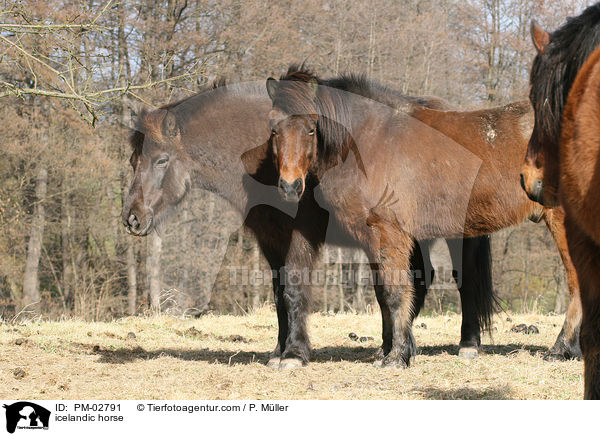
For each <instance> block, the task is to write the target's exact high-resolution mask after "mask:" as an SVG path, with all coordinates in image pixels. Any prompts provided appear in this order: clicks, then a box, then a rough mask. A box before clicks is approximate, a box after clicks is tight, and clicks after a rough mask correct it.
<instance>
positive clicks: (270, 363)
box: [267, 357, 281, 368]
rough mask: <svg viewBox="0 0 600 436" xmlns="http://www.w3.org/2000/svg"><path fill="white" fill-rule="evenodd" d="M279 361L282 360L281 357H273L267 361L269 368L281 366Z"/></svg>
mask: <svg viewBox="0 0 600 436" xmlns="http://www.w3.org/2000/svg"><path fill="white" fill-rule="evenodd" d="M279 362H281V357H271V358H270V359H269V361H268V362H267V366H268V367H269V368H279Z"/></svg>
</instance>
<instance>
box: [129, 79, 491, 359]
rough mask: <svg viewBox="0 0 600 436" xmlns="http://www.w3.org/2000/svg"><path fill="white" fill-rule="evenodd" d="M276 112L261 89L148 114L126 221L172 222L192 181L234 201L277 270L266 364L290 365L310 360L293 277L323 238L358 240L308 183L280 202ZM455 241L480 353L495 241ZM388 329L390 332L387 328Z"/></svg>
mask: <svg viewBox="0 0 600 436" xmlns="http://www.w3.org/2000/svg"><path fill="white" fill-rule="evenodd" d="M419 102H420V103H429V104H431V105H432V106H433V105H435V104H436V102H435V101H430V102H425V101H422V100H419ZM270 108H271V101H270V100H269V98H268V96H267V94H266V92H265V88H264V85H263V83H261V84H260V85H256V84H240V85H229V86H219V87H217V88H216V89H213V90H211V91H205V92H202V93H200V94H198V95H195V96H193V97H191V98H189V99H186V100H183V101H180V102H177V103H173V104H170V105H167V106H164V107H162V108H161V109H158V110H156V111H153V112H149V113H148V112H145V113H142V114H141V116H140V117H139V120H138V124H137V127H136V129H135V131H134V134H133V135H132V138H131V145H132V147H133V151H132V154H131V159H130V163H131V165H132V167H133V169H134V176H133V180H132V182H131V187H130V189H129V193H128V195H127V198H126V200H125V202H124V205H123V216H122V218H123V224H124V225H125V226H126V228H127V230H128V231H129V232H130V233H132V234H134V235H138V236H143V235H146V234H148V232H150V231H152V230H153V229H154V228H155V227H156V226H158V225H160V224H161V223H162V222H164V221H165V220H166V219H167V217H168V213H169V211H170V210H172V209H173V208H174V207H175V206H176V205H177V204H179V203H180V202H181V201H183V199H184V197H185V195H186V193H187V192H188V191H189V189H190V186H191V185H192V184H195V185H197V186H199V187H202V188H204V189H208V190H210V191H212V192H215V193H217V194H218V195H220V196H221V197H223V198H224V199H226V200H228V201H229V202H230V203H231V204H232V205H233V206H234V207H235V208H236V209H237V210H238V211H239V212H240V213H241V214H242V215H243V216H244V218H245V220H244V224H245V225H246V226H247V227H248V228H249V229H250V230H252V231H253V232H254V234H255V235H256V238H257V240H258V243H259V245H260V248H261V250H262V252H263V254H264V255H265V257H266V259H267V261H268V262H269V264H270V266H271V269H272V271H273V293H274V301H275V305H276V310H277V318H278V326H279V333H278V338H277V346H276V348H275V350H274V351H273V353H272V354H271V357H270V360H269V364H270V365H278V366H279V367H280V368H287V367H293V366H297V365H298V364H302V363H306V362H307V361H308V360H309V356H310V341H309V338H308V333H307V329H306V319H307V316H308V313H309V301H310V292H309V291H310V283H305V282H304V281H302V280H300V281H298V280H296V277H297V276H298V275H300V276H301V277H304V271H305V270H306V269H310V268H311V267H312V263H313V259H314V258H315V257H316V256H317V255H318V252H319V248H320V247H321V246H322V245H323V244H324V243H325V242H334V243H337V244H346V245H348V244H352V238H350V237H348V236H347V235H346V234H345V233H344V232H343V231H342V230H340V228H339V226H338V225H337V223H336V222H335V221H331V220H330V212H329V211H328V210H326V209H324V208H322V207H320V206H319V205H318V203H317V202H316V201H315V198H314V195H313V191H312V189H313V187H312V185H311V183H308V187H307V189H306V192H305V193H304V195H303V198H302V200H301V201H300V202H299V203H298V204H297V205H290V204H289V203H286V202H284V201H283V200H282V199H281V197H280V195H279V194H278V193H277V189H276V185H277V180H278V177H277V172H276V170H275V167H274V165H273V160H274V158H273V155H272V152H271V148H270V147H269V144H268V140H269V132H270V129H269V126H268V112H269V110H270ZM450 245H451V253H452V254H453V263H454V265H455V268H456V269H459V270H463V276H464V277H463V279H462V285H461V286H460V288H459V290H460V292H461V303H462V306H463V326H462V329H461V347H463V346H464V347H471V348H472V347H477V345H479V334H480V325H482V324H483V325H485V324H486V323H487V322H488V320H489V317H490V316H491V308H492V305H491V303H492V297H493V294H492V286H491V277H490V274H489V268H490V265H489V251H490V250H489V240H488V239H487V238H486V237H482V238H472V239H468V240H465V241H464V247H461V245H463V244H462V242H459V241H451V243H450ZM415 248H416V252H415V255H414V256H413V262H411V264H412V267H414V268H415V269H418V270H423V269H427V268H426V267H425V264H426V263H428V260H427V254H426V253H423V255H421V253H419V250H418V246H416V247H415ZM461 248H462V250H461ZM461 251H462V256H461ZM460 264H462V265H460ZM290 278H291V279H293V280H291V279H290ZM421 278H422V279H423V278H424V277H423V275H422V276H421ZM426 281H427V280H426V279H425V280H421V281H419V280H417V289H418V293H417V296H416V301H415V303H414V307H415V309H416V310H415V313H414V314H413V315H416V312H418V309H419V308H420V307H421V305H422V303H423V298H424V291H425V285H426V283H425V282H426ZM384 329H385V331H386V332H387V331H388V330H389V326H387V325H385V326H384Z"/></svg>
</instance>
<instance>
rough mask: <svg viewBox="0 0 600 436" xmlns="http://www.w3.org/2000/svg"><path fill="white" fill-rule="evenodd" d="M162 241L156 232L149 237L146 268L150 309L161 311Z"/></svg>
mask: <svg viewBox="0 0 600 436" xmlns="http://www.w3.org/2000/svg"><path fill="white" fill-rule="evenodd" d="M161 251H162V239H160V236H158V234H157V233H156V232H152V234H151V235H150V236H148V257H147V259H146V268H147V270H148V290H149V292H150V308H151V309H152V310H155V311H159V310H160V253H161Z"/></svg>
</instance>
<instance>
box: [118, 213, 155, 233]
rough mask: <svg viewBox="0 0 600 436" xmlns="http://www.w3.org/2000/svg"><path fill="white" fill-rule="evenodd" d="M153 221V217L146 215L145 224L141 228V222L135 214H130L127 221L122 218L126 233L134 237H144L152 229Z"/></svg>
mask: <svg viewBox="0 0 600 436" xmlns="http://www.w3.org/2000/svg"><path fill="white" fill-rule="evenodd" d="M153 221H154V219H153V215H152V214H148V218H147V219H146V224H145V225H144V226H143V227H142V222H141V220H140V219H139V218H138V217H137V215H136V214H135V213H133V212H130V213H129V216H128V217H127V219H125V217H123V225H124V226H125V230H126V231H127V233H129V234H130V235H134V236H146V235H147V234H148V233H149V232H150V230H151V229H152V222H153Z"/></svg>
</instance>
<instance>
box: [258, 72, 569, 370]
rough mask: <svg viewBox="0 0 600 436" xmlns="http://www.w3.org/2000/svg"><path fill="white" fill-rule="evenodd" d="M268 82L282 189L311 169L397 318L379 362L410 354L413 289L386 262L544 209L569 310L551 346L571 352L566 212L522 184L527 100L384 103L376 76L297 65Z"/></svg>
mask: <svg viewBox="0 0 600 436" xmlns="http://www.w3.org/2000/svg"><path fill="white" fill-rule="evenodd" d="M267 90H268V92H269V95H270V97H271V99H272V101H273V110H272V111H271V113H270V114H269V117H270V125H271V128H272V134H271V142H272V147H273V155H274V158H275V165H276V168H277V169H278V171H279V174H280V180H279V183H278V186H279V190H280V193H281V195H282V197H283V198H284V199H285V200H287V201H293V200H296V199H298V198H301V195H302V193H303V186H304V181H305V180H310V179H311V178H315V179H316V181H317V183H318V188H319V191H320V194H321V195H319V196H318V197H317V198H318V200H319V201H320V204H327V207H328V208H330V209H331V210H333V211H334V217H335V220H336V221H337V222H339V223H340V225H341V226H342V227H344V228H346V231H347V232H348V233H349V234H351V235H352V236H353V237H354V238H356V240H357V241H358V242H359V243H360V244H361V246H362V248H363V249H364V250H365V252H366V253H367V254H368V256H369V259H370V261H371V263H372V265H373V269H374V273H375V276H376V280H377V282H379V283H381V287H380V289H379V290H378V293H377V295H378V299H379V301H380V306H381V307H382V309H383V313H382V315H383V317H384V324H385V322H386V319H385V317H386V316H387V317H388V318H389V320H388V322H389V323H390V325H392V326H393V327H392V329H391V331H389V332H387V334H388V337H387V341H388V342H387V343H386V337H385V336H384V347H383V351H384V354H385V355H386V357H385V359H384V364H388V363H400V362H403V363H404V364H408V363H409V360H410V357H411V356H410V349H411V347H410V346H408V345H407V343H408V342H409V339H407V338H408V337H409V334H408V333H407V330H408V328H407V325H408V321H407V319H409V318H410V310H411V307H410V304H409V301H410V297H408V296H410V294H411V292H412V288H411V285H410V282H405V283H402V284H397V283H394V281H393V280H392V278H391V277H390V276H391V274H390V272H393V271H398V270H402V269H403V268H404V269H406V268H407V265H408V257H407V256H408V253H410V251H411V247H412V241H413V239H426V238H435V237H458V236H467V237H469V236H477V235H482V234H488V233H491V232H494V231H497V230H500V229H502V228H505V227H508V226H511V225H515V224H518V223H520V222H522V221H523V220H524V219H526V218H528V217H529V218H535V219H539V218H540V217H543V218H544V219H546V223H547V225H548V227H549V229H550V230H551V231H552V234H553V236H554V238H555V240H556V242H557V244H558V246H559V250H560V251H561V256H562V258H563V261H564V263H565V266H566V269H567V272H568V275H569V285H570V286H569V287H570V292H571V304H570V310H569V316H568V317H567V321H566V322H565V327H566V328H565V329H564V332H561V337H559V340H558V341H557V344H556V345H555V347H553V353H556V354H563V355H565V356H567V357H568V356H571V355H573V356H577V355H578V354H579V348H578V327H579V319H580V301H579V295H578V285H577V280H576V277H575V275H574V274H573V269H572V266H571V263H570V260H569V256H568V254H567V253H566V249H565V240H564V228H563V223H562V211H561V210H558V209H557V210H543V209H542V208H541V207H540V206H539V205H537V204H536V203H534V202H532V201H530V200H528V199H527V196H526V195H525V194H524V193H523V192H522V190H521V189H520V187H519V183H518V180H519V170H520V160H521V156H522V155H523V153H524V151H525V148H526V145H527V140H528V138H529V134H530V132H531V124H532V114H531V111H530V109H529V106H528V105H527V104H526V103H517V104H512V105H508V106H505V107H501V108H496V109H491V110H482V111H474V112H455V111H440V110H435V109H431V108H426V107H423V106H420V105H412V106H410V107H409V109H408V110H407V109H406V108H405V107H404V108H403V110H397V109H394V108H389V107H387V108H382V107H381V105H380V104H377V101H381V100H383V99H380V98H378V97H377V94H379V93H385V92H387V93H392V92H391V91H388V90H386V89H385V88H383V87H381V86H380V85H377V84H373V83H372V82H369V81H367V80H365V79H364V78H362V77H355V76H343V77H340V78H334V79H329V80H322V79H320V78H318V77H317V76H315V75H314V74H313V73H311V72H310V71H309V70H307V69H304V68H301V67H297V66H292V67H290V70H289V71H288V73H287V74H286V75H284V76H283V77H282V78H281V80H280V81H279V82H277V81H275V80H274V79H269V80H268V81H267ZM376 290H377V289H376ZM564 333H566V336H567V338H566V339H567V340H566V341H565V334H564ZM565 342H566V343H565ZM559 350H560V351H559Z"/></svg>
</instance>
